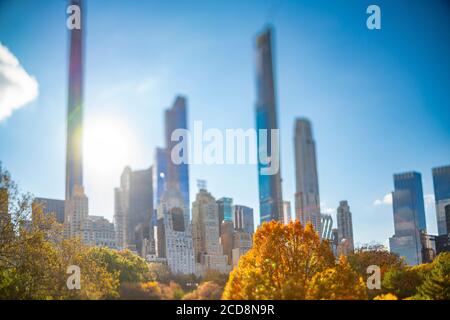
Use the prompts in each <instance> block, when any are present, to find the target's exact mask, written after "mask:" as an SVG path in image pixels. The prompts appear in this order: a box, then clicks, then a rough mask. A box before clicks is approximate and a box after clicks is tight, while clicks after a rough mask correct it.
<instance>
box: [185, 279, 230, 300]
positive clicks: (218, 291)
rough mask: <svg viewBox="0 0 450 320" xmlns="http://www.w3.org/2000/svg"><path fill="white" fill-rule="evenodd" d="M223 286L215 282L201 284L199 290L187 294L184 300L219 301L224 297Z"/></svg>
mask: <svg viewBox="0 0 450 320" xmlns="http://www.w3.org/2000/svg"><path fill="white" fill-rule="evenodd" d="M222 292H223V286H221V285H219V284H217V283H215V282H214V281H206V282H203V283H201V284H200V285H199V286H198V288H197V289H195V290H194V291H192V292H190V293H188V294H186V295H185V296H184V297H183V300H219V299H220V297H221V296H222Z"/></svg>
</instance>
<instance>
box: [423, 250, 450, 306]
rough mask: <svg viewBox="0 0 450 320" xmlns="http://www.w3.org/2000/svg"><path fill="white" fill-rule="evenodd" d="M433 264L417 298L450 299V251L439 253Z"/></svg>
mask: <svg viewBox="0 0 450 320" xmlns="http://www.w3.org/2000/svg"><path fill="white" fill-rule="evenodd" d="M431 265H432V269H431V271H430V272H429V274H428V275H427V276H426V278H425V281H424V282H423V284H422V285H421V286H420V287H419V289H418V294H417V296H416V298H418V299H426V300H450V252H445V253H441V254H439V255H438V256H437V257H436V259H434V261H433V262H432V263H431Z"/></svg>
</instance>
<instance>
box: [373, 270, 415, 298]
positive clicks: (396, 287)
mask: <svg viewBox="0 0 450 320" xmlns="http://www.w3.org/2000/svg"><path fill="white" fill-rule="evenodd" d="M422 282H423V279H422V277H421V275H420V274H419V272H418V270H417V269H415V268H411V267H406V266H405V267H400V268H392V269H390V270H389V271H387V272H386V273H385V275H384V277H383V281H382V285H381V286H382V289H383V292H384V293H391V294H394V295H395V296H396V297H398V298H399V299H405V298H408V297H411V296H413V295H415V294H416V293H417V288H418V287H419V286H420V285H421V284H422Z"/></svg>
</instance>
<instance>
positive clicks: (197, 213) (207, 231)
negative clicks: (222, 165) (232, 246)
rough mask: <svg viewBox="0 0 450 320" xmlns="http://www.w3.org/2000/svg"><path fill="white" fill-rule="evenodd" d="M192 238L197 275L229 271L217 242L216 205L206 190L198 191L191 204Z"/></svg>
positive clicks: (226, 261)
mask: <svg viewBox="0 0 450 320" xmlns="http://www.w3.org/2000/svg"><path fill="white" fill-rule="evenodd" d="M192 237H193V240H194V249H195V261H196V263H197V266H198V268H197V273H198V274H199V275H202V274H205V272H207V271H208V270H216V271H219V272H221V273H227V272H228V271H229V266H228V257H227V255H224V253H223V252H224V251H223V247H222V245H221V244H220V241H219V238H220V233H219V209H218V205H217V202H216V200H215V199H214V197H213V196H212V195H211V194H210V193H209V192H208V191H207V190H206V188H205V189H202V188H201V189H200V190H199V192H198V193H197V196H196V199H195V201H194V202H193V203H192Z"/></svg>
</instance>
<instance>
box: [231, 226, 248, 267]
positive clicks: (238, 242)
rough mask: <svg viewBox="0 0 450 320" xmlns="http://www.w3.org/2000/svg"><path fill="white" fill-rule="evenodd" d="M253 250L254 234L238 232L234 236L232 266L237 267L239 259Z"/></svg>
mask: <svg viewBox="0 0 450 320" xmlns="http://www.w3.org/2000/svg"><path fill="white" fill-rule="evenodd" d="M251 248H252V234H250V233H248V232H245V231H236V232H235V233H234V235H233V250H232V266H233V267H235V266H237V264H238V262H239V259H240V258H241V257H242V256H243V255H244V254H246V253H247V252H248V251H249V250H250V249H251Z"/></svg>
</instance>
